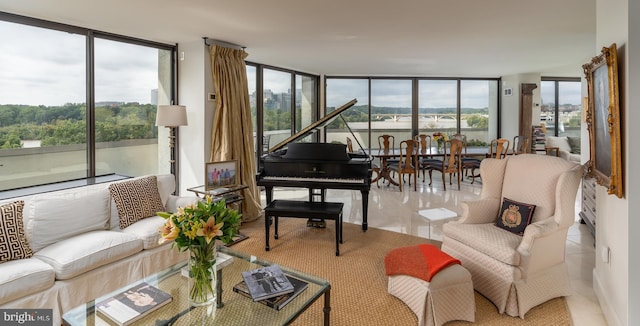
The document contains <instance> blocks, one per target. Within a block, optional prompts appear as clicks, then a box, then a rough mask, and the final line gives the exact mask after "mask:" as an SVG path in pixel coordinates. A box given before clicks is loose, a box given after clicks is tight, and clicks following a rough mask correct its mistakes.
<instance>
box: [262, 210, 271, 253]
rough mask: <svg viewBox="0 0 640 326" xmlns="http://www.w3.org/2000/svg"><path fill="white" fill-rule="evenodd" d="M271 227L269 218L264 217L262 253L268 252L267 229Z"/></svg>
mask: <svg viewBox="0 0 640 326" xmlns="http://www.w3.org/2000/svg"><path fill="white" fill-rule="evenodd" d="M270 227H271V216H267V215H266V214H265V216H264V251H269V249H271V248H270V247H269V228H270Z"/></svg>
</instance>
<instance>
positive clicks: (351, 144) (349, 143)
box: [347, 137, 353, 153]
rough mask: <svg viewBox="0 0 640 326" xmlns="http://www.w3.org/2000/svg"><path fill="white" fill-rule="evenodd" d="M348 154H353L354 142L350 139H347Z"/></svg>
mask: <svg viewBox="0 0 640 326" xmlns="http://www.w3.org/2000/svg"><path fill="white" fill-rule="evenodd" d="M347 152H349V153H353V142H352V141H351V138H349V137H347Z"/></svg>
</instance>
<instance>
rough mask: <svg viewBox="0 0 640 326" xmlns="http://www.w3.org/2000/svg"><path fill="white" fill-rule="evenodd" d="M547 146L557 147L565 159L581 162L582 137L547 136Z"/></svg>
mask: <svg viewBox="0 0 640 326" xmlns="http://www.w3.org/2000/svg"><path fill="white" fill-rule="evenodd" d="M545 147H556V148H558V151H559V153H560V155H559V156H560V157H562V158H563V159H565V160H567V161H570V162H574V163H578V164H580V139H579V138H577V137H571V138H570V137H566V136H561V137H555V136H547V137H546V140H545Z"/></svg>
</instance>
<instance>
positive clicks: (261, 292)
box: [242, 265, 293, 301]
mask: <svg viewBox="0 0 640 326" xmlns="http://www.w3.org/2000/svg"><path fill="white" fill-rule="evenodd" d="M242 278H243V279H244V282H245V283H246V285H247V288H248V289H249V294H251V298H252V299H253V301H260V300H264V299H268V298H273V297H277V296H279V295H283V294H287V293H291V292H293V284H291V282H290V281H289V279H288V278H287V277H286V276H285V275H284V273H283V272H282V269H280V266H278V265H271V266H266V267H261V268H257V269H253V270H250V271H245V272H242Z"/></svg>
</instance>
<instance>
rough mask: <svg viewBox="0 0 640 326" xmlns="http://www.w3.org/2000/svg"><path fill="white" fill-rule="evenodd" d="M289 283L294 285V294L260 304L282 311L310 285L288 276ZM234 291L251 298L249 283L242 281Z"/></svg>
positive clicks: (277, 297)
mask: <svg viewBox="0 0 640 326" xmlns="http://www.w3.org/2000/svg"><path fill="white" fill-rule="evenodd" d="M286 277H287V279H288V280H289V282H291V284H292V285H293V292H291V293H287V294H282V295H279V296H276V297H271V298H268V299H264V300H260V301H258V302H260V303H262V304H264V305H267V306H269V307H271V308H273V309H275V310H281V309H282V308H284V306H286V305H287V304H288V303H289V302H291V300H293V298H295V297H297V296H298V294H300V293H302V291H304V290H306V289H307V287H308V285H309V283H307V282H305V281H302V280H299V279H297V278H295V277H291V276H288V275H287V276H286ZM233 291H234V292H237V293H239V294H241V295H243V296H245V297H247V298H251V294H250V293H249V288H248V287H247V283H245V282H244V281H241V282H240V283H238V284H236V285H234V286H233Z"/></svg>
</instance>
